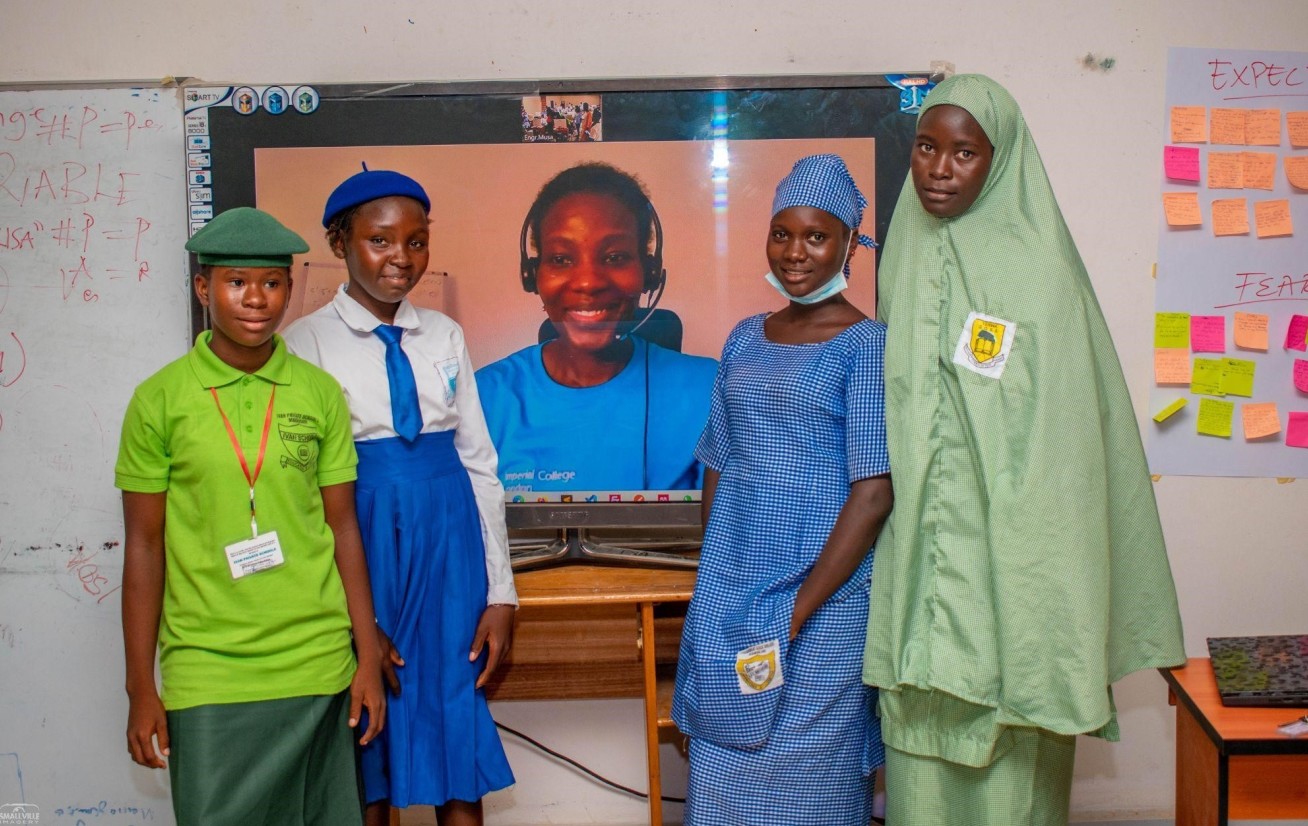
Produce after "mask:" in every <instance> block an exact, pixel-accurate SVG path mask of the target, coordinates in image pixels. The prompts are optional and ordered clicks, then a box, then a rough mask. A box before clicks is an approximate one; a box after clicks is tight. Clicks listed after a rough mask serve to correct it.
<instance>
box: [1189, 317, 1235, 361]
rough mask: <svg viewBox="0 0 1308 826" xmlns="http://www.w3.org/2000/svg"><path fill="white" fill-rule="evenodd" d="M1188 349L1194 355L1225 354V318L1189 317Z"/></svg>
mask: <svg viewBox="0 0 1308 826" xmlns="http://www.w3.org/2000/svg"><path fill="white" fill-rule="evenodd" d="M1190 349H1191V350H1193V351H1194V352H1196V353H1225V352H1226V316H1224V315H1192V316H1190Z"/></svg>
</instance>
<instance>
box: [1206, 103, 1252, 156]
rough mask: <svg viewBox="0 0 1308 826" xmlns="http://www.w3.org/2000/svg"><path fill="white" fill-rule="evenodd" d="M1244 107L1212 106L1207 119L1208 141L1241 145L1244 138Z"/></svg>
mask: <svg viewBox="0 0 1308 826" xmlns="http://www.w3.org/2000/svg"><path fill="white" fill-rule="evenodd" d="M1246 111H1247V110H1245V109H1219V108H1217V107H1213V111H1212V114H1211V116H1210V118H1209V121H1208V142H1209V143H1228V144H1232V145H1234V146H1243V145H1244V144H1245V143H1247V140H1246V139H1245V123H1246V120H1245V119H1246V117H1247V115H1246V114H1245V112H1246Z"/></svg>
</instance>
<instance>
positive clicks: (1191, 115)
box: [1172, 106, 1208, 143]
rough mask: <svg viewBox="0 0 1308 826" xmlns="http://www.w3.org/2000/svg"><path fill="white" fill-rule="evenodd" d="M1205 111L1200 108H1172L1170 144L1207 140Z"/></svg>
mask: <svg viewBox="0 0 1308 826" xmlns="http://www.w3.org/2000/svg"><path fill="white" fill-rule="evenodd" d="M1207 115H1208V113H1207V111H1206V110H1205V109H1204V107H1202V106H1173V107H1172V143H1203V142H1204V141H1206V140H1208V122H1207Z"/></svg>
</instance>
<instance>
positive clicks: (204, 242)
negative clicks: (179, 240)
mask: <svg viewBox="0 0 1308 826" xmlns="http://www.w3.org/2000/svg"><path fill="white" fill-rule="evenodd" d="M186 249H187V250H189V251H191V252H193V253H195V255H196V258H197V259H199V261H200V263H201V264H208V265H214V266H220V267H289V266H290V265H291V256H292V255H294V254H295V253H297V252H308V251H309V245H308V244H307V243H305V240H304V239H303V238H301V237H300V236H299V235H297V234H296V233H295V232H293V231H291V230H289V229H287V228H286V227H284V226H282V223H281V222H280V221H278V220H277V219H276V218H274V217H272V216H271V215H269V214H268V213H266V212H264V211H263V210H261V209H255V208H254V207H236V208H235V209H229V210H227V211H226V212H221V213H219V214H218V217H216V218H214V219H213V220H212V221H210V222H209V223H207V224H205V225H204V226H203V227H201V228H200V231H199V232H197V233H195V235H193V236H191V240H189V241H187V242H186Z"/></svg>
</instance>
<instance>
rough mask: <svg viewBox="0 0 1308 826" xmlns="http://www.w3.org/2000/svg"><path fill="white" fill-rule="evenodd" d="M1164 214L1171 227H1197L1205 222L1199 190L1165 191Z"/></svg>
mask: <svg viewBox="0 0 1308 826" xmlns="http://www.w3.org/2000/svg"><path fill="white" fill-rule="evenodd" d="M1163 214H1164V215H1166V216H1167V225H1168V226H1169V227H1197V226H1199V225H1200V224H1202V223H1203V222H1204V219H1203V216H1202V215H1200V214H1199V193H1197V192H1164V193H1163Z"/></svg>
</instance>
